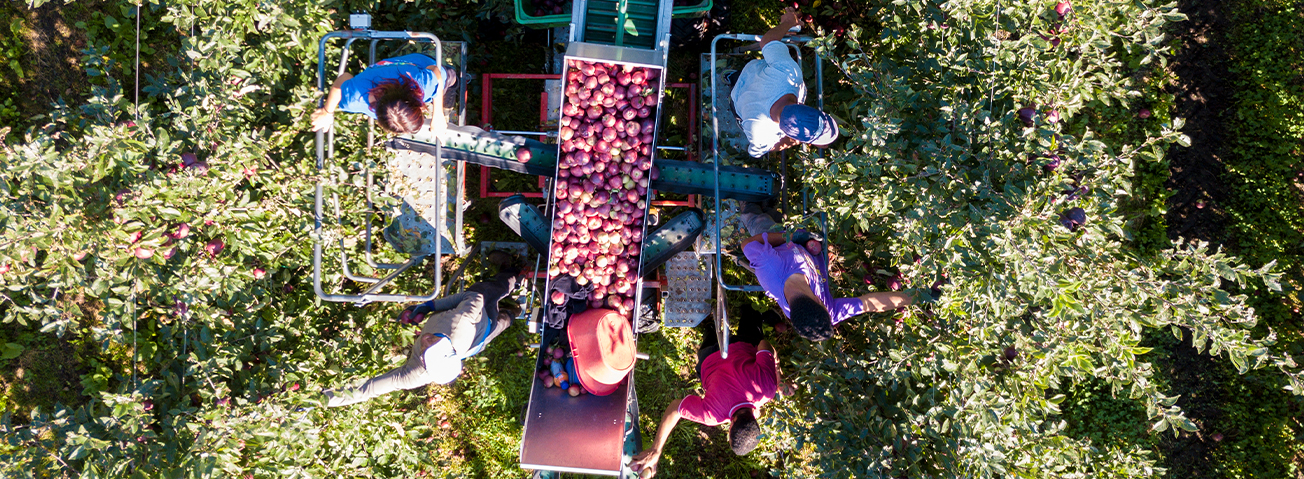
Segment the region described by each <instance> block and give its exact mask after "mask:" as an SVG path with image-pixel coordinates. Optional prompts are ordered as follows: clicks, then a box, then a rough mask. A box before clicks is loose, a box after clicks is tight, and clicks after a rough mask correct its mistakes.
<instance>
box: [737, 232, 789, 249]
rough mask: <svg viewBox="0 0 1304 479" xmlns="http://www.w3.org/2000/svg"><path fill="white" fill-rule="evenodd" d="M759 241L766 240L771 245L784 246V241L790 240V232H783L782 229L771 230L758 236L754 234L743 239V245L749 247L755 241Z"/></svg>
mask: <svg viewBox="0 0 1304 479" xmlns="http://www.w3.org/2000/svg"><path fill="white" fill-rule="evenodd" d="M757 241H765V242H766V243H769V245H770V246H782V245H783V244H784V243H787V242H788V233H785V232H781V231H770V232H768V233H761V234H758V235H756V236H752V237H751V238H747V239H745V240H743V247H744V248H745V247H747V245H749V244H752V243H755V242H757Z"/></svg>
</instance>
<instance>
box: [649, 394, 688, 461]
mask: <svg viewBox="0 0 1304 479" xmlns="http://www.w3.org/2000/svg"><path fill="white" fill-rule="evenodd" d="M682 402H684V400H683V399H676V400H674V401H672V402H671V403H670V405H669V406H666V412H665V414H664V415H662V416H661V425H660V426H658V427H657V438H656V440H655V441H653V442H652V450H653V451H655V452H654V453H653V454H657V455H660V454H661V451H662V448H664V447H665V446H666V441H667V440H669V439H670V431H673V430H674V429H675V425H676V424H679V404H680V403H682Z"/></svg>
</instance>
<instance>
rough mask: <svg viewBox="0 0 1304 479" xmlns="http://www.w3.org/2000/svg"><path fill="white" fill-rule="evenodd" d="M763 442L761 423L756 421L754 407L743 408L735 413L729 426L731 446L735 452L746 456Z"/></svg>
mask: <svg viewBox="0 0 1304 479" xmlns="http://www.w3.org/2000/svg"><path fill="white" fill-rule="evenodd" d="M760 442H761V425H760V424H757V423H756V416H755V415H753V414H752V408H742V409H739V410H738V412H736V413H734V416H733V424H731V425H730V426H729V447H731V448H733V452H734V454H737V455H739V456H745V455H747V453H749V452H752V449H756V445H757V444H759V443H760Z"/></svg>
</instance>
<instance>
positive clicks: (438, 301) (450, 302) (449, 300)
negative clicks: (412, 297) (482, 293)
mask: <svg viewBox="0 0 1304 479" xmlns="http://www.w3.org/2000/svg"><path fill="white" fill-rule="evenodd" d="M472 294H473V292H472V291H463V292H461V293H457V294H454V295H451V296H445V297H442V298H435V299H432V300H430V301H426V302H425V303H422V304H421V311H420V312H422V313H426V314H430V313H438V312H440V311H448V310H450V309H453V308H456V307H457V306H458V305H460V304H462V302H463V301H466V300H468V299H471V295H472Z"/></svg>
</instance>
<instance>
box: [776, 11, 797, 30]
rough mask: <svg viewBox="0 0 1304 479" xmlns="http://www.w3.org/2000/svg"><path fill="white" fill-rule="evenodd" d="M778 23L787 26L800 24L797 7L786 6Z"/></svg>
mask: <svg viewBox="0 0 1304 479" xmlns="http://www.w3.org/2000/svg"><path fill="white" fill-rule="evenodd" d="M779 24H780V25H782V26H785V27H788V28H792V27H799V26H801V15H800V14H798V13H797V9H795V8H792V7H787V8H785V9H783V17H782V18H780V19H779Z"/></svg>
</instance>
